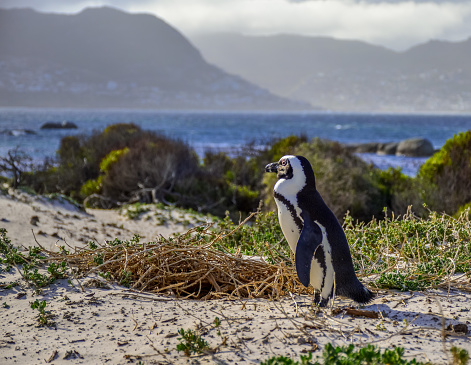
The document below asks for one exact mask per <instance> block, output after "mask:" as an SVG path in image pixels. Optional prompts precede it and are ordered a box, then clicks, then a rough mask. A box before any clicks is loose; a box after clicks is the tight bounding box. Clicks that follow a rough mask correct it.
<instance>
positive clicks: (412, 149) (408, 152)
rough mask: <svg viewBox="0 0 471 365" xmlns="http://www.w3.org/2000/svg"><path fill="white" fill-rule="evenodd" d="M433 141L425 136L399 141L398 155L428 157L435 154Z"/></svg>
mask: <svg viewBox="0 0 471 365" xmlns="http://www.w3.org/2000/svg"><path fill="white" fill-rule="evenodd" d="M433 152H434V148H433V145H432V143H431V142H430V141H429V140H428V139H425V138H411V139H406V140H404V141H401V142H399V144H398V146H397V150H396V156H410V157H426V156H431V155H433Z"/></svg>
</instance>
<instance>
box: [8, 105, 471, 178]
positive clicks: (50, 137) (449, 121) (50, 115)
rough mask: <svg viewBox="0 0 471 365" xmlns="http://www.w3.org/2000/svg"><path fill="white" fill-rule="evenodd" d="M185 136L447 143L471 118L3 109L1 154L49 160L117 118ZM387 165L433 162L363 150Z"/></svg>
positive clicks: (198, 145)
mask: <svg viewBox="0 0 471 365" xmlns="http://www.w3.org/2000/svg"><path fill="white" fill-rule="evenodd" d="M62 121H70V122H74V123H75V124H76V125H77V126H78V129H76V130H41V129H40V127H41V125H42V124H43V123H46V122H62ZM130 122H132V123H135V124H137V125H139V126H140V127H141V128H143V129H146V130H152V131H156V132H159V133H162V134H164V135H166V136H168V137H171V138H176V139H180V140H183V141H185V142H187V143H189V144H190V145H191V146H193V147H194V148H195V149H196V151H197V152H198V153H199V154H200V155H202V154H203V153H204V151H205V150H207V149H218V150H225V151H231V150H236V149H237V148H239V147H241V146H243V145H245V144H247V143H251V142H252V143H255V144H256V145H263V144H264V143H265V142H267V141H270V140H271V139H273V138H280V137H286V136H288V135H292V134H295V135H300V134H304V135H306V136H307V137H308V138H314V137H319V138H325V139H330V140H334V141H338V142H341V143H363V142H394V141H400V140H403V139H407V138H412V137H424V138H428V139H429V140H430V141H431V142H432V143H433V145H434V147H435V148H440V147H441V146H442V145H443V144H444V143H445V141H446V140H447V139H449V138H451V137H453V135H454V134H456V133H459V132H462V131H466V130H470V129H471V115H406V114H399V115H398V114H348V113H329V112H309V113H223V112H187V111H185V112H176V111H136V110H57V109H29V108H28V109H16V108H15V109H12V108H0V156H5V155H6V154H7V152H8V151H9V150H10V149H13V148H15V147H17V146H18V147H20V148H21V149H22V150H24V151H26V152H27V153H28V154H30V155H31V156H33V158H34V159H35V161H42V159H43V158H44V157H46V156H51V157H52V156H55V152H56V150H57V149H58V147H59V143H60V140H61V138H62V137H64V136H66V135H76V134H89V133H91V132H92V131H93V130H103V129H104V128H105V127H106V126H108V125H111V124H114V123H130ZM361 157H362V158H363V159H365V160H367V161H369V162H372V163H374V164H375V165H377V166H378V167H380V168H383V169H384V168H387V167H388V166H400V167H402V169H403V171H404V172H405V173H407V174H409V175H414V174H415V173H416V171H417V169H418V167H419V166H420V164H422V163H423V162H424V161H425V160H426V159H423V158H406V157H396V156H376V155H374V154H362V155H361Z"/></svg>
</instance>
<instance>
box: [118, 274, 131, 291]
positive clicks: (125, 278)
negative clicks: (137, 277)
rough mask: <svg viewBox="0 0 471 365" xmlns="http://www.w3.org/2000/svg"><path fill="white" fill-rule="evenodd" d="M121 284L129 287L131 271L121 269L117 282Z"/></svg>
mask: <svg viewBox="0 0 471 365" xmlns="http://www.w3.org/2000/svg"><path fill="white" fill-rule="evenodd" d="M119 283H120V284H121V285H124V286H125V287H126V288H129V287H130V286H131V283H132V272H131V271H124V270H123V271H122V278H121V280H120V282H119Z"/></svg>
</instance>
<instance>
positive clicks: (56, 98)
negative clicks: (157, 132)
mask: <svg viewBox="0 0 471 365" xmlns="http://www.w3.org/2000/svg"><path fill="white" fill-rule="evenodd" d="M0 105H3V106H44V107H137V108H141V107H144V108H145V107H149V108H183V109H293V108H307V107H308V105H307V104H305V103H300V102H292V101H290V100H286V99H283V98H280V97H277V96H275V95H272V94H270V93H269V92H268V91H267V90H263V89H260V88H259V87H257V86H255V85H253V84H251V83H249V82H247V81H245V80H243V79H242V78H240V77H238V76H233V75H229V74H227V73H226V72H224V71H222V70H221V69H219V68H217V67H215V66H213V65H210V64H208V63H207V62H206V61H205V60H204V59H203V58H202V57H201V54H200V52H199V51H198V50H197V49H196V48H195V47H194V46H193V45H192V44H191V43H190V42H189V41H188V40H187V39H186V38H185V37H183V36H182V35H181V34H180V33H179V32H178V31H177V30H175V29H174V28H172V27H171V26H169V25H168V24H167V23H165V22H164V21H162V20H161V19H159V18H157V17H155V16H153V15H146V14H128V13H125V12H122V11H119V10H116V9H113V8H107V7H104V8H91V9H86V10H84V11H82V12H81V13H79V14H77V15H63V14H44V13H38V12H36V11H34V10H31V9H12V10H2V9H0Z"/></svg>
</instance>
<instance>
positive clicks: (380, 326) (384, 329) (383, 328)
mask: <svg viewBox="0 0 471 365" xmlns="http://www.w3.org/2000/svg"><path fill="white" fill-rule="evenodd" d="M376 329H377V330H378V331H386V327H384V323H383V321H381V322H379V323H378V324H377V325H376Z"/></svg>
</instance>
